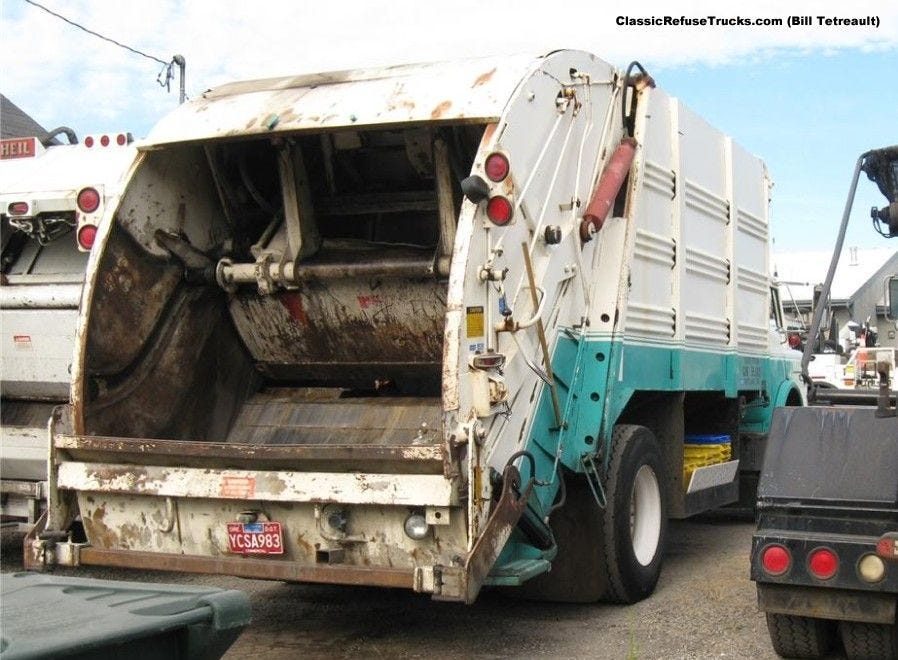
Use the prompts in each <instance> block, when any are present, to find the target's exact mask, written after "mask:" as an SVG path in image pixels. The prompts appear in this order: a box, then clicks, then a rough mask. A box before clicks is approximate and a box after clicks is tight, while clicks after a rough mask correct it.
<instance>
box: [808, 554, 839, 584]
mask: <svg viewBox="0 0 898 660" xmlns="http://www.w3.org/2000/svg"><path fill="white" fill-rule="evenodd" d="M808 570H809V571H811V575H813V576H814V577H815V578H819V579H820V580H828V579H829V578H831V577H832V576H833V575H835V574H836V571H838V570H839V558H838V557H837V556H836V553H834V552H833V551H832V550H829V549H827V548H819V549H817V550H814V552H812V553H811V555H810V557H808Z"/></svg>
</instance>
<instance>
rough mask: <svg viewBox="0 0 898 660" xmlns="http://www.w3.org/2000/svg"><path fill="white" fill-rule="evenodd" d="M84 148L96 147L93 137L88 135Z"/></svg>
mask: <svg viewBox="0 0 898 660" xmlns="http://www.w3.org/2000/svg"><path fill="white" fill-rule="evenodd" d="M84 146H85V147H87V148H88V149H90V148H91V147H92V146H94V138H93V136H92V135H88V136H87V137H86V138H84Z"/></svg>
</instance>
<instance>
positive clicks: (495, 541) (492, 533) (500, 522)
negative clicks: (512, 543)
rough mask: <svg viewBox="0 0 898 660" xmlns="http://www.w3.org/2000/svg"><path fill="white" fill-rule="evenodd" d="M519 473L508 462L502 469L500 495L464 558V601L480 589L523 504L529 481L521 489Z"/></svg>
mask: <svg viewBox="0 0 898 660" xmlns="http://www.w3.org/2000/svg"><path fill="white" fill-rule="evenodd" d="M520 488H521V475H520V473H519V472H518V469H517V468H516V467H515V466H513V465H509V466H507V467H506V468H505V471H504V472H503V473H502V495H501V496H500V497H499V501H498V502H497V503H496V504H495V505H494V507H493V510H492V512H491V513H490V517H489V520H488V521H487V523H486V525H485V526H484V528H483V531H482V532H481V534H480V537H479V538H478V539H477V542H476V543H475V544H474V548H473V549H472V550H471V552H470V553H469V554H468V556H467V558H466V560H465V585H464V598H465V602H466V603H473V602H474V601H475V600H476V599H477V594H479V593H480V588H481V587H482V586H483V581H484V580H485V579H486V576H487V575H488V574H489V572H490V569H491V568H492V567H493V564H495V563H496V559H497V558H498V557H499V553H501V552H502V548H504V547H505V543H506V542H507V541H508V537H509V536H510V535H511V532H512V530H513V529H514V528H515V525H517V524H518V520H520V518H521V514H522V513H523V512H524V509H525V508H526V507H527V499H528V498H529V497H530V491H531V490H532V485H528V486H527V487H526V488H525V489H524V491H523V493H521V494H520V495H518V493H517V492H516V491H518V490H520Z"/></svg>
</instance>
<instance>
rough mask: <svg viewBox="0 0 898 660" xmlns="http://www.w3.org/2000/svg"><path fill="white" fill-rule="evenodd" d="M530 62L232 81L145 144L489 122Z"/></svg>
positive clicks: (189, 106)
mask: <svg viewBox="0 0 898 660" xmlns="http://www.w3.org/2000/svg"><path fill="white" fill-rule="evenodd" d="M536 63H537V60H536V58H534V57H529V56H527V57H524V56H516V57H504V58H501V59H499V58H487V59H476V60H466V61H460V62H438V63H433V64H415V65H405V66H396V67H389V68H383V69H364V70H358V71H341V72H335V73H324V74H313V75H304V76H295V77H288V78H272V79H267V80H254V81H246V82H238V83H232V84H229V85H225V86H223V87H219V88H216V89H214V90H211V91H209V92H206V93H205V94H203V95H202V96H201V97H200V98H198V99H195V100H193V101H190V102H189V103H186V104H185V105H183V106H181V107H180V108H178V109H177V110H175V111H174V112H172V113H171V114H169V115H168V116H166V117H164V118H163V119H162V120H161V121H160V122H159V123H158V124H157V125H156V126H155V127H154V128H153V130H152V132H151V133H150V136H149V138H148V139H147V144H146V145H144V147H145V148H152V147H153V146H158V145H163V144H171V143H177V142H187V141H196V140H208V139H214V138H227V137H233V136H237V135H239V136H241V137H243V136H251V135H269V134H278V133H286V132H290V131H301V130H320V129H335V128H346V127H352V126H372V125H375V126H376V125H400V124H409V123H418V122H434V121H446V122H458V121H471V122H484V121H495V120H497V119H498V118H499V116H500V115H501V114H502V110H503V109H504V107H505V104H506V103H507V102H508V99H509V98H510V97H511V95H512V92H513V91H514V90H515V88H516V87H517V85H518V83H519V82H520V81H521V80H522V78H524V75H525V73H526V72H527V71H528V70H529V69H531V68H532V67H534V66H535V65H536Z"/></svg>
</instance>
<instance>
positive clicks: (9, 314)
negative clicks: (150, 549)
mask: <svg viewBox="0 0 898 660" xmlns="http://www.w3.org/2000/svg"><path fill="white" fill-rule="evenodd" d="M57 133H65V134H67V135H68V137H69V140H70V141H71V143H70V144H52V143H51V142H50V140H48V138H52V137H53V135H55V134H57ZM44 143H47V146H44ZM136 155H137V150H136V148H135V147H134V145H133V144H132V139H131V136H130V135H129V134H127V133H112V134H100V135H88V136H86V137H85V138H84V139H83V140H82V141H81V142H80V143H79V142H77V138H76V136H75V133H74V132H73V131H72V130H71V129H69V128H64V127H63V128H60V129H57V130H56V131H53V132H52V133H51V134H50V135H48V136H45V137H44V139H43V142H42V141H41V140H39V139H38V138H37V137H34V136H32V137H25V138H9V139H4V140H2V141H0V315H2V318H0V395H2V402H0V476H2V481H0V496H2V509H0V510H2V514H3V525H4V527H6V526H7V525H10V526H16V527H27V526H29V525H30V524H33V523H34V522H35V520H36V519H37V517H38V516H39V514H40V511H41V508H42V507H43V502H44V500H45V499H46V490H47V456H48V450H47V423H48V421H49V419H50V412H51V411H52V409H53V408H54V406H57V405H59V404H60V403H63V402H66V401H68V400H69V390H70V381H71V368H70V367H71V363H72V354H73V352H74V347H75V325H76V319H77V316H78V303H79V301H80V300H81V293H82V289H83V288H84V273H85V271H86V270H87V261H88V256H89V252H90V248H91V245H92V244H93V240H94V237H95V236H96V231H97V226H98V223H99V221H100V218H101V217H102V216H103V212H104V210H105V209H106V206H107V205H110V204H114V202H115V200H116V199H117V196H116V195H117V192H118V187H117V186H118V182H119V181H120V180H121V179H122V178H123V176H124V174H125V172H126V171H127V169H128V166H129V165H130V164H131V163H133V162H134V158H135V157H136Z"/></svg>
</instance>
